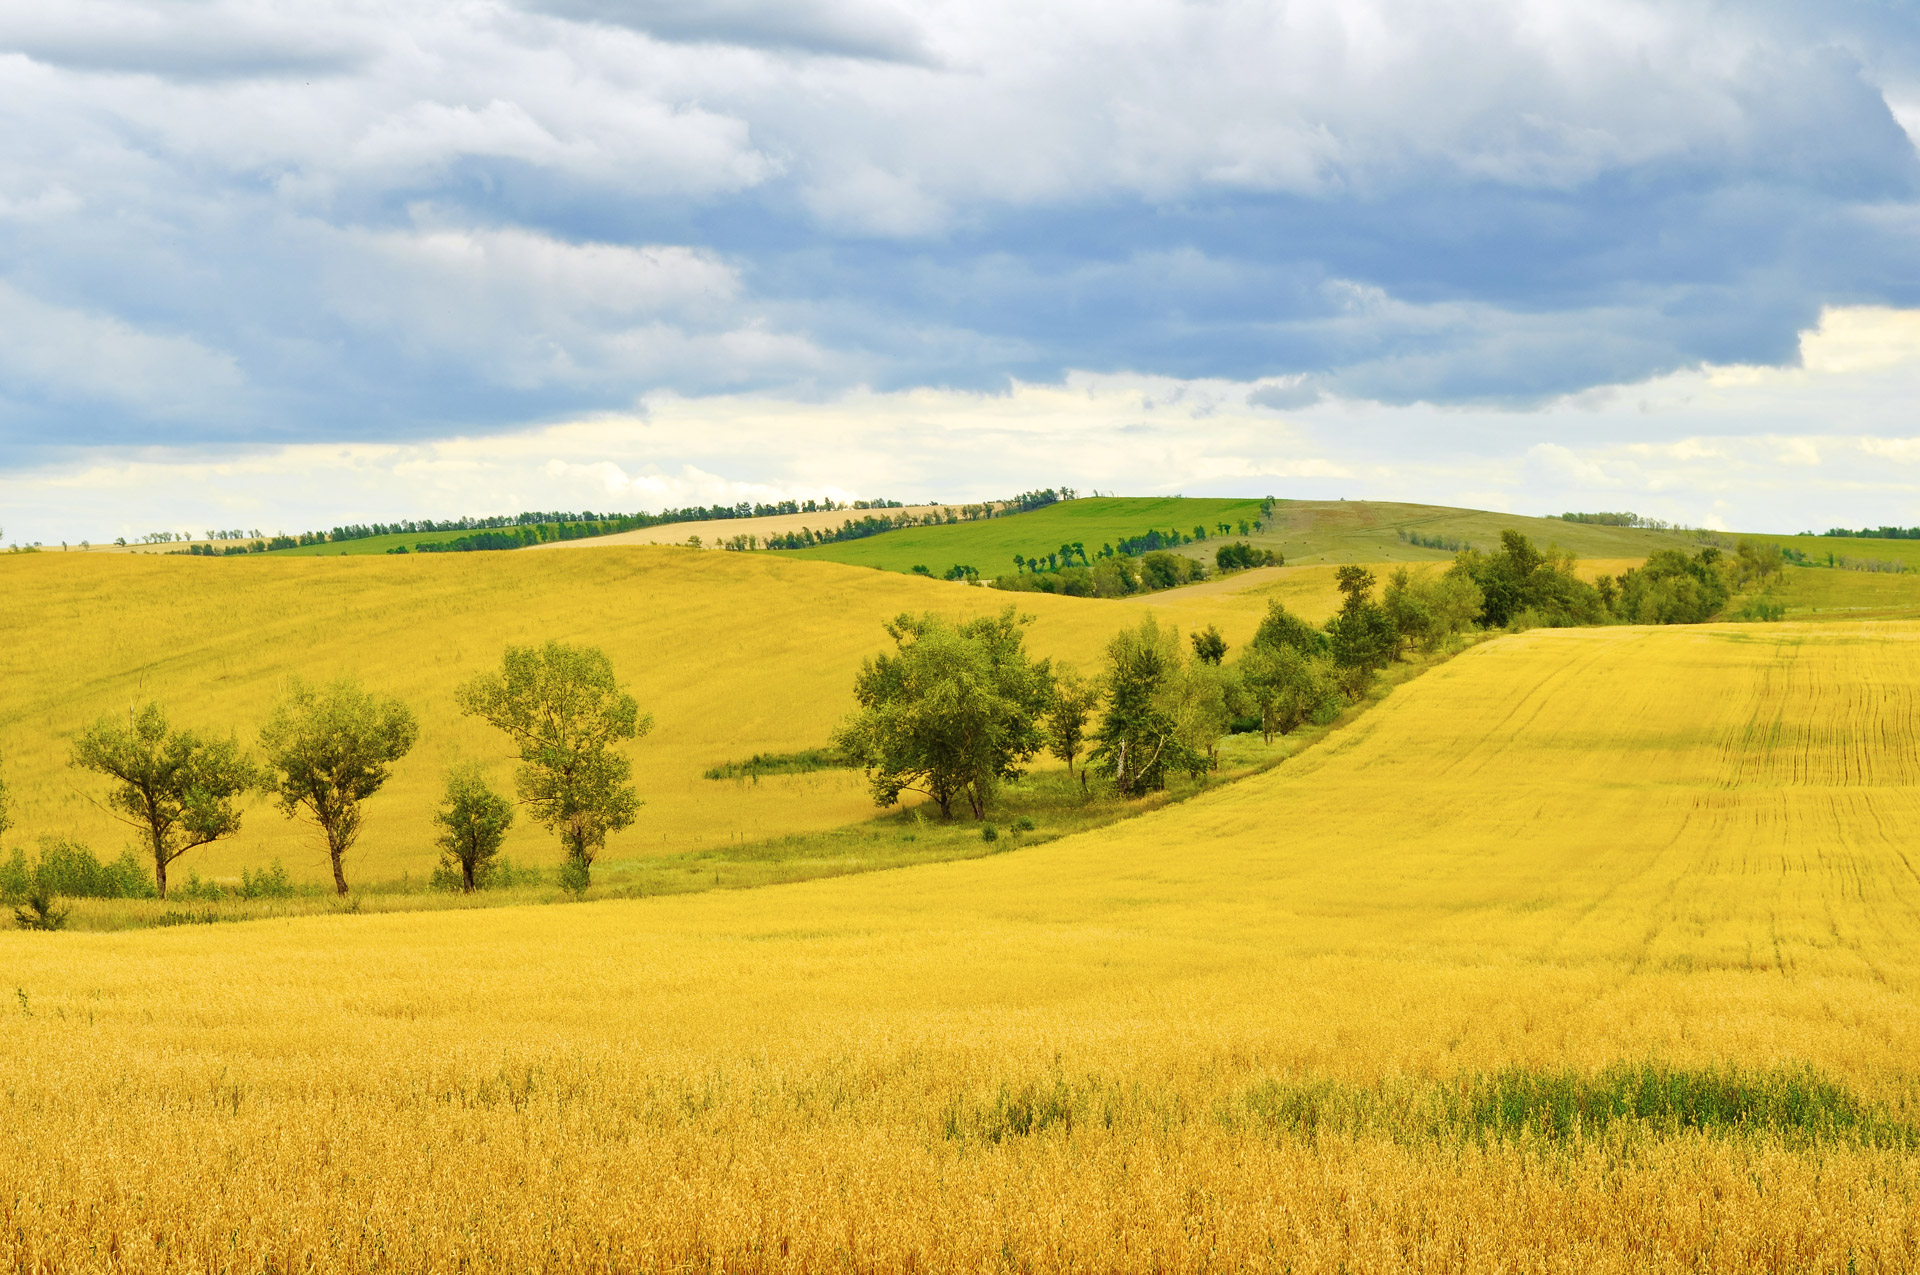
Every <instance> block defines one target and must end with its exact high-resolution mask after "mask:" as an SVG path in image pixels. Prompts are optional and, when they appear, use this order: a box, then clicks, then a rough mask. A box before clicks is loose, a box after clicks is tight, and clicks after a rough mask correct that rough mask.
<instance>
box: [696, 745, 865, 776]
mask: <svg viewBox="0 0 1920 1275" xmlns="http://www.w3.org/2000/svg"><path fill="white" fill-rule="evenodd" d="M851 769H853V762H852V761H851V760H850V759H848V757H847V756H846V755H845V754H844V753H842V752H840V751H839V750H838V749H835V748H804V749H801V750H800V751H799V752H797V753H755V754H754V755H753V756H751V757H749V758H747V759H746V760H745V761H726V762H721V763H720V764H719V765H718V766H710V767H708V768H707V771H706V777H707V778H708V779H747V780H756V779H759V778H760V777H761V776H762V775H810V774H812V773H813V772H815V771H817V770H851Z"/></svg>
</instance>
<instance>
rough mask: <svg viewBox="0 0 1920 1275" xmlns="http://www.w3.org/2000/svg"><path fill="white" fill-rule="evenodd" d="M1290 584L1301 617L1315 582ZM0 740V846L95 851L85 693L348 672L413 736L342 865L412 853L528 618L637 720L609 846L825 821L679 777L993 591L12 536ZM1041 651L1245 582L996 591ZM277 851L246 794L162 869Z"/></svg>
mask: <svg viewBox="0 0 1920 1275" xmlns="http://www.w3.org/2000/svg"><path fill="white" fill-rule="evenodd" d="M1324 586H1325V582H1324V581H1317V580H1315V579H1314V578H1313V577H1312V575H1311V573H1308V575H1307V576H1306V577H1303V579H1302V580H1301V581H1300V582H1297V583H1296V585H1295V586H1294V587H1295V588H1296V591H1297V592H1299V591H1302V590H1304V592H1302V593H1300V597H1301V600H1303V601H1304V602H1305V603H1306V604H1308V610H1309V612H1310V613H1311V612H1312V610H1313V607H1314V605H1316V600H1318V603H1319V604H1322V607H1321V611H1320V613H1321V614H1324V613H1325V612H1326V610H1327V609H1330V603H1331V593H1330V591H1329V590H1328V589H1326V588H1325V587H1324ZM0 591H3V592H4V594H5V596H6V597H7V599H8V603H9V605H8V607H7V608H5V610H4V611H0V759H3V760H4V765H5V774H6V779H7V782H8V784H9V785H10V786H11V787H12V789H13V793H14V798H15V806H16V809H15V818H16V823H17V827H16V828H15V830H14V831H13V832H12V833H11V834H9V835H8V838H7V844H8V845H9V846H11V845H15V844H23V843H25V844H31V842H32V841H33V839H34V838H36V837H38V836H40V835H42V834H49V833H58V834H62V835H71V836H78V837H80V838H81V839H82V840H84V841H86V842H88V843H89V844H91V845H92V846H93V847H94V848H95V849H96V850H98V851H100V852H102V853H103V854H104V855H105V856H106V857H112V856H113V855H115V854H117V853H118V852H119V850H120V848H121V847H122V846H123V845H125V844H126V843H127V841H128V834H127V832H126V831H125V830H124V829H123V828H122V827H121V826H120V825H119V824H117V823H115V822H113V821H112V820H111V819H109V818H108V817H107V816H106V815H105V814H104V812H102V811H101V810H100V809H99V808H98V807H97V806H96V805H95V804H94V803H93V798H95V797H96V796H97V795H98V794H99V792H100V791H101V789H100V785H99V782H98V781H97V780H95V779H94V778H92V777H90V776H86V775H83V774H81V773H79V772H75V771H71V770H69V769H68V768H67V767H66V765H65V758H66V754H67V747H68V744H67V741H68V740H69V739H71V737H72V736H73V734H74V733H75V732H76V731H77V730H78V729H80V728H81V727H82V726H83V725H84V724H85V723H86V722H88V721H90V720H92V719H93V718H94V717H96V716H98V715H99V714H101V713H107V712H116V713H117V712H124V711H125V710H126V706H127V705H128V703H129V702H131V701H133V700H135V699H139V698H144V697H152V698H157V699H160V700H161V701H163V702H164V703H166V704H168V705H170V706H171V707H172V709H173V710H174V717H175V720H176V721H177V722H178V723H180V724H183V725H191V726H195V727H200V728H212V729H219V730H225V729H234V730H237V731H238V732H239V734H240V735H241V736H242V738H243V739H244V740H246V741H247V742H249V743H250V742H251V741H252V739H253V737H254V733H255V732H256V731H257V730H258V728H259V724H260V722H261V721H262V720H263V719H264V717H265V715H266V712H267V709H268V706H269V704H270V703H271V700H272V698H273V697H274V695H275V694H276V693H277V690H278V687H279V685H280V684H281V682H282V681H283V680H284V678H285V677H286V676H287V675H289V674H291V673H300V674H302V675H304V676H307V677H309V678H331V677H335V676H339V675H340V674H342V673H345V672H349V671H351V672H354V673H357V674H358V675H359V676H360V677H361V678H362V679H363V680H364V681H365V682H366V683H367V685H368V686H370V687H371V688H373V689H375V690H378V691H381V692H384V693H388V694H394V695H399V696H400V697H402V698H403V699H405V700H406V701H407V702H408V703H409V704H411V705H412V706H413V708H414V710H415V711H416V713H417V714H418V715H419V716H420V719H421V723H422V728H423V729H422V738H421V743H420V745H419V747H418V748H416V749H415V751H414V752H413V753H412V754H411V755H410V756H408V757H407V758H405V759H403V760H402V761H401V762H400V763H399V764H398V765H397V766H396V767H395V770H394V777H393V779H392V780H391V782H390V783H389V785H388V787H387V788H386V790H384V791H383V792H382V793H381V794H380V795H378V796H376V797H375V798H374V799H373V800H372V802H371V803H370V804H369V807H368V818H367V826H366V830H365V832H364V834H363V836H362V838H361V842H360V844H359V845H358V846H357V847H356V848H355V849H354V852H353V857H352V864H351V866H350V873H349V879H350V880H351V879H356V878H357V879H361V880H365V879H380V878H388V877H398V876H399V875H400V874H401V873H402V872H411V873H414V874H415V875H422V874H425V873H426V872H428V871H429V870H430V869H431V867H432V864H433V862H434V860H435V858H436V857H437V856H436V852H435V851H434V849H433V841H434V837H435V835H436V829H435V828H434V825H433V824H432V822H431V815H432V811H433V809H434V806H435V805H436V803H437V802H438V800H439V788H438V786H439V784H440V782H441V779H440V776H441V774H442V771H443V768H444V766H445V765H446V764H447V763H448V762H450V761H452V760H454V759H455V758H457V757H461V756H469V757H477V758H482V759H485V760H487V761H489V762H492V763H495V764H494V772H495V776H496V778H497V779H498V780H499V781H500V782H501V783H503V784H504V783H505V782H507V777H508V774H509V772H510V766H509V764H508V762H507V760H506V755H505V750H504V748H503V745H502V740H501V738H500V737H499V736H498V735H497V734H496V733H495V732H493V731H491V730H490V729H488V728H486V727H484V726H481V725H479V724H478V723H475V722H473V721H472V720H470V719H465V718H462V717H460V716H459V715H458V713H457V711H456V710H455V707H454V704H453V698H452V696H453V689H454V687H455V686H456V685H457V684H458V683H460V682H461V681H463V680H465V679H466V678H468V677H470V676H472V675H473V674H474V673H476V672H478V671H480V670H482V669H485V668H487V667H489V666H493V665H496V664H497V662H498V660H499V656H500V651H501V648H502V647H503V646H504V645H505V644H506V643H508V642H538V641H541V640H544V639H546V638H549V637H553V638H561V639H567V640H584V641H588V642H593V643H596V644H598V645H601V646H603V647H605V648H606V650H607V651H608V652H609V654H610V655H611V656H612V658H613V660H614V664H615V667H616V669H617V670H618V671H619V672H620V674H621V676H622V677H623V678H624V679H626V680H627V681H628V682H629V683H630V684H631V686H632V687H633V690H634V692H635V693H636V694H637V696H638V697H639V699H640V701H641V703H642V705H643V707H645V708H646V709H647V710H648V711H650V712H652V713H653V715H654V717H655V719H656V722H657V725H656V728H655V730H654V732H653V734H651V735H650V736H648V737H647V738H646V739H644V740H642V741H640V742H639V743H638V744H636V745H634V746H633V747H632V749H631V754H632V756H633V758H634V762H635V770H636V781H637V783H638V785H639V787H640V790H641V792H642V795H643V796H644V797H645V798H646V801H647V805H646V807H645V809H644V810H643V812H642V814H641V817H640V821H639V823H638V824H637V825H636V826H635V828H634V829H632V830H631V831H629V832H626V833H622V834H619V835H617V836H616V837H615V838H614V839H613V842H612V843H611V845H610V847H609V857H610V859H613V860H618V859H622V858H633V857H636V856H645V855H654V854H662V853H674V852H681V851H687V850H694V849H701V848H704V847H708V846H724V845H726V844H729V843H733V842H736V841H754V840H761V839H764V838H768V837H773V836H779V835H783V834H787V833H795V832H808V831H815V830H820V829H825V828H833V827H839V826H841V825H844V824H847V823H849V822H852V821H855V820H859V819H863V818H866V817H868V816H870V815H871V814H873V813H874V812H873V807H872V805H871V803H870V802H869V801H868V799H867V797H866V794H865V791H864V788H863V786H862V784H861V782H860V781H859V779H858V777H857V776H854V775H852V774H850V773H847V772H841V771H835V772H824V773H818V774H811V775H788V776H780V777H776V778H773V779H769V780H767V781H765V782H762V783H761V784H758V785H754V786H750V787H746V788H741V787H738V786H736V785H729V784H716V783H714V782H713V781H710V780H706V779H703V778H701V772H702V771H704V770H705V769H706V768H707V767H709V766H712V765H715V764H716V763H719V762H723V761H727V760H730V759H733V758H741V757H748V756H751V755H752V754H754V753H756V752H762V751H769V750H771V751H785V750H791V749H797V748H805V747H810V746H815V745H818V744H821V743H823V742H824V741H825V739H826V737H827V734H828V732H829V731H830V730H831V728H832V726H833V724H834V723H835V722H836V721H837V720H838V719H839V718H840V717H841V716H842V715H843V714H844V713H845V712H847V711H848V709H849V708H850V707H851V697H850V687H851V685H852V681H853V675H854V672H855V670H856V668H857V667H858V665H859V662H860V660H861V659H862V658H863V657H864V656H866V655H868V654H870V653H872V652H874V651H876V650H878V649H881V648H882V647H883V646H884V644H885V642H886V638H885V635H884V633H883V632H882V631H881V622H882V621H883V620H885V619H887V618H890V617H892V616H893V615H895V614H897V613H898V612H900V611H902V610H908V609H911V610H923V609H931V610H942V611H948V612H954V613H967V614H975V613H979V612H982V611H989V610H997V609H999V608H1000V607H1003V606H1005V605H1007V604H1008V603H1009V602H1010V601H1012V599H1009V598H1008V597H1006V596H1005V595H1003V594H998V593H994V592H992V591H989V590H985V589H971V588H967V587H965V586H962V585H957V584H948V583H945V582H939V581H930V580H919V579H914V578H910V577H902V576H898V575H893V574H883V573H879V572H873V571H864V570H857V569H854V568H849V567H845V566H839V565H835V564H832V563H815V562H796V561H792V560H789V559H786V558H782V557H778V556H773V555H749V554H725V553H700V552H695V551H692V550H684V549H666V548H608V549H606V550H604V551H602V552H594V553H567V554H550V553H540V554H522V553H476V554H449V555H427V556H411V555H410V556H407V557H385V556H379V557H348V558H346V559H331V558H322V559H319V560H301V559H287V558H280V557H277V556H275V557H248V558H230V559H228V558H218V559H204V558H184V557H165V556H145V555H136V554H122V555H79V554H73V555H59V554H22V555H8V556H6V557H4V558H0ZM1018 601H1019V605H1020V609H1021V610H1022V611H1023V612H1025V613H1028V614H1032V615H1035V616H1037V617H1039V618H1038V622H1037V623H1036V625H1035V627H1034V630H1033V644H1034V646H1035V648H1036V649H1037V650H1038V651H1039V652H1040V653H1041V654H1044V655H1050V656H1055V657H1060V658H1066V659H1071V660H1075V661H1078V662H1079V663H1081V664H1083V665H1091V664H1093V663H1094V662H1095V661H1096V660H1097V659H1098V656H1099V651H1100V648H1101V646H1102V644H1103V643H1104V641H1105V640H1106V638H1107V637H1108V636H1109V635H1110V634H1111V633H1112V632H1113V631H1115V630H1116V629H1118V628H1119V627H1121V626H1123V625H1126V624H1129V623H1133V622H1134V621H1135V620H1137V618H1138V617H1139V616H1140V615H1141V614H1143V613H1145V612H1146V611H1147V610H1148V609H1151V610H1153V611H1154V612H1155V613H1156V614H1162V615H1164V616H1166V617H1167V618H1168V619H1169V620H1170V621H1172V622H1173V623H1176V624H1179V625H1180V626H1181V627H1182V628H1187V629H1190V628H1192V627H1194V626H1195V625H1196V624H1205V623H1215V622H1217V623H1218V624H1220V626H1221V628H1222V629H1223V630H1224V631H1225V632H1226V634H1227V637H1228V639H1229V640H1230V641H1232V642H1235V643H1236V644H1237V643H1240V642H1244V641H1245V640H1246V639H1247V638H1248V637H1250V636H1251V634H1252V631H1253V627H1254V625H1255V624H1256V623H1257V622H1258V617H1259V611H1260V609H1261V607H1263V606H1264V602H1263V601H1261V600H1260V599H1258V598H1241V597H1236V596H1233V595H1230V594H1220V593H1203V594H1196V595H1192V596H1182V597H1170V598H1156V599H1154V600H1153V601H1152V602H1127V603H1112V602H1100V601H1094V600H1083V599H1073V598H1048V597H1022V598H1020V599H1019V600H1018ZM508 853H509V854H510V855H512V856H513V857H515V858H518V859H522V860H531V861H535V862H546V861H550V860H552V859H553V856H554V851H553V842H552V840H551V838H549V837H548V836H547V835H546V834H545V833H544V832H542V831H540V830H539V829H537V828H535V827H532V826H529V825H527V824H526V823H525V822H524V821H523V822H522V823H521V825H520V826H519V827H517V828H516V829H515V830H514V832H513V833H512V835H511V838H510V841H509V845H508ZM275 858H279V859H281V860H282V861H283V862H284V863H285V864H286V865H287V867H288V868H289V869H290V870H292V871H293V872H294V873H295V874H296V875H297V876H300V877H304V878H307V879H317V878H318V877H319V876H320V875H322V867H321V857H320V852H319V850H318V848H317V841H316V837H315V834H314V833H313V832H312V831H311V830H310V829H308V828H306V827H305V826H304V825H301V824H295V823H291V822H289V821H287V820H285V819H283V818H282V817H281V816H280V815H278V814H277V813H274V812H273V811H272V810H271V809H270V808H269V807H268V805H267V804H266V803H265V802H264V801H256V802H255V803H254V805H253V808H252V810H251V812H250V813H249V814H248V815H247V818H246V824H245V827H244V829H243V832H242V835H241V836H239V837H237V838H234V839H232V840H230V841H225V842H221V843H218V844H216V845H214V846H210V847H206V848H203V849H200V850H196V851H194V852H192V853H191V854H190V855H188V856H187V857H186V858H185V859H183V860H181V861H180V862H179V864H178V865H176V867H177V870H178V872H179V873H180V874H181V875H182V876H184V874H185V873H186V872H188V871H191V870H197V871H199V872H200V873H202V874H203V875H206V876H210V877H218V878H224V879H231V878H233V877H235V876H237V874H238V872H239V870H240V868H241V867H242V866H265V865H266V864H267V863H269V862H270V861H271V860H273V859H275Z"/></svg>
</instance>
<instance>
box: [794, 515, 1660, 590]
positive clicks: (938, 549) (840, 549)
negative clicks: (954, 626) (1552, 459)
mask: <svg viewBox="0 0 1920 1275" xmlns="http://www.w3.org/2000/svg"><path fill="white" fill-rule="evenodd" d="M1259 507H1260V506H1259V502H1258V501H1253V500H1189V499H1184V498H1180V497H1164V498H1151V499H1142V498H1133V497H1125V496H1121V497H1093V498H1089V499H1084V500H1075V501H1070V502H1068V503H1065V504H1060V505H1053V506H1049V507H1048V508H1046V509H1040V510H1036V511H1034V512H1033V513H1028V514H1016V515H1014V516H1011V517H1007V518H995V519H992V520H990V521H987V522H978V523H960V524H957V525H952V526H942V527H917V528H912V529H910V530H905V531H894V532H888V533H886V534H884V535H879V536H872V537H869V538H868V539H865V540H854V541H848V542H846V543H842V544H831V545H818V546H815V547H814V548H811V549H799V550H791V551H782V552H783V553H785V554H786V555H787V556H790V557H801V558H814V559H824V560H827V561H831V562H846V563H852V564H855V565H858V566H866V567H880V568H883V569H885V570H888V571H908V570H911V569H912V568H913V567H914V566H915V565H916V564H917V565H921V566H925V567H927V568H929V569H930V570H932V571H933V572H934V573H935V574H936V575H938V574H941V573H944V572H945V571H946V569H947V568H948V567H950V566H952V565H954V564H955V563H966V564H970V565H972V566H973V567H975V568H977V569H978V570H979V571H980V572H981V573H982V574H984V575H988V576H992V575H997V574H999V573H1001V572H1003V571H1011V570H1012V569H1013V555H1014V554H1016V553H1018V554H1022V555H1023V556H1034V555H1042V554H1045V553H1048V552H1050V551H1052V550H1056V549H1058V548H1059V547H1060V545H1061V544H1062V543H1063V542H1071V541H1079V542H1080V543H1082V544H1084V545H1086V546H1087V548H1088V551H1089V552H1091V551H1093V550H1095V549H1097V548H1098V547H1099V546H1100V545H1101V544H1105V543H1110V542H1112V541H1115V540H1119V539H1121V538H1122V537H1125V536H1137V535H1143V534H1145V533H1146V532H1147V531H1148V530H1151V529H1155V528H1158V529H1159V530H1162V531H1165V530H1168V529H1171V528H1175V527H1177V528H1179V529H1180V530H1181V531H1182V532H1183V533H1191V532H1192V531H1193V528H1194V527H1195V526H1196V525H1199V526H1205V527H1207V528H1208V529H1209V533H1210V534H1211V532H1212V528H1213V527H1214V526H1215V524H1217V523H1219V522H1233V523H1235V524H1237V523H1238V522H1239V521H1240V520H1241V519H1243V518H1244V519H1247V520H1249V521H1251V520H1253V519H1255V518H1257V517H1259ZM1510 527H1511V528H1515V529H1518V530H1520V531H1523V532H1525V533H1526V534H1527V535H1529V536H1531V537H1532V538H1533V539H1534V541H1535V542H1536V543H1538V544H1540V545H1542V546H1545V545H1559V546H1561V547H1562V548H1565V549H1571V550H1572V551H1573V552H1575V553H1577V554H1579V555H1581V556H1582V557H1586V558H1606V559H1633V560H1638V559H1643V558H1645V557H1646V556H1647V554H1648V553H1650V552H1652V550H1654V549H1657V548H1662V547H1666V546H1686V545H1690V544H1691V543H1692V542H1691V541H1690V540H1688V539H1687V538H1686V537H1685V536H1681V535H1677V534H1674V533H1667V532H1652V531H1635V530H1630V529H1626V528H1620V527H1591V526H1586V525H1584V524H1581V523H1570V522H1563V521H1561V520H1560V519H1558V518H1524V517H1519V516H1516V515H1512V514H1496V513H1483V512H1479V511H1475V510H1468V509H1450V508H1447V507H1445V506H1441V505H1405V504H1393V503H1388V502H1382V501H1359V500H1355V501H1336V500H1283V501H1281V502H1280V503H1279V508H1278V509H1277V511H1276V515H1275V518H1274V526H1273V527H1272V528H1271V529H1270V530H1268V531H1265V532H1260V533H1256V534H1252V535H1248V536H1244V537H1243V536H1241V535H1239V534H1238V532H1237V530H1236V531H1235V532H1234V533H1231V534H1229V535H1227V536H1218V535H1215V536H1214V538H1213V539H1212V540H1210V541H1209V542H1208V543H1206V544H1204V545H1193V546H1190V547H1188V548H1186V549H1184V550H1182V552H1186V553H1190V554H1192V555H1194V556H1197V557H1201V558H1204V559H1206V560H1207V561H1211V560H1212V557H1213V552H1214V550H1215V549H1216V548H1217V547H1218V545H1219V544H1220V543H1221V542H1223V541H1228V540H1241V539H1245V540H1247V541H1249V542H1250V543H1253V544H1256V545H1259V546H1261V547H1263V548H1271V549H1275V550H1278V551H1280V552H1281V553H1283V554H1284V555H1285V557H1286V560H1287V561H1288V562H1289V563H1300V564H1310V563H1342V562H1444V561H1445V560H1446V559H1448V558H1449V557H1451V556H1452V555H1451V554H1450V553H1448V552H1446V551H1444V550H1438V549H1422V548H1420V547H1419V546H1417V545H1412V544H1408V543H1406V542H1405V541H1402V540H1401V539H1400V538H1399V536H1398V535H1397V534H1396V533H1397V531H1398V530H1399V529H1401V528H1407V529H1418V530H1420V531H1422V532H1425V533H1427V534H1429V535H1438V536H1444V537H1448V538H1451V539H1456V540H1463V541H1466V542H1468V543H1472V544H1476V545H1479V546H1481V547H1483V548H1494V547H1497V546H1498V544H1499V540H1500V532H1501V531H1502V530H1505V529H1507V528H1510Z"/></svg>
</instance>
